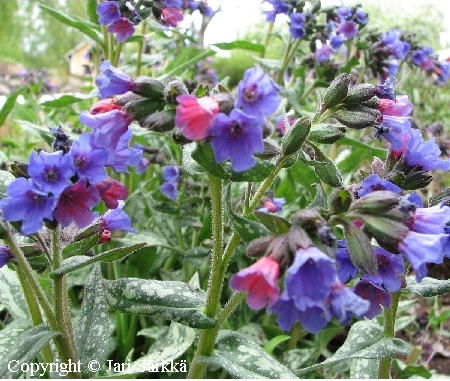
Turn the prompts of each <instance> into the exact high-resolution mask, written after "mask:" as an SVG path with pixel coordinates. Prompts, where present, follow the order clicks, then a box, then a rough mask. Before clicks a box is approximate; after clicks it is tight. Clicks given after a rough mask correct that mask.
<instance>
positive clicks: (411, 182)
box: [401, 171, 433, 190]
mask: <svg viewBox="0 0 450 381" xmlns="http://www.w3.org/2000/svg"><path fill="white" fill-rule="evenodd" d="M431 180H433V177H432V176H430V175H429V173H428V172H426V171H421V172H411V173H409V174H407V175H406V176H405V179H404V180H403V182H402V184H401V188H402V189H404V190H415V189H420V188H425V187H426V186H427V185H428V184H429V183H430V182H431Z"/></svg>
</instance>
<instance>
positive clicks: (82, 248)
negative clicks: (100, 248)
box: [62, 231, 102, 258]
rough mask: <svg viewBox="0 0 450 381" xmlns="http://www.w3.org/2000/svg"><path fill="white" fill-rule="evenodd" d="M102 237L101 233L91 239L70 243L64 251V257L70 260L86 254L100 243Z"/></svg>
mask: <svg viewBox="0 0 450 381" xmlns="http://www.w3.org/2000/svg"><path fill="white" fill-rule="evenodd" d="M101 235H102V231H99V232H97V233H96V234H94V235H93V236H91V237H88V238H85V239H82V240H80V241H75V242H71V243H69V244H68V245H67V246H66V247H65V248H64V249H63V251H62V254H63V257H64V258H68V257H74V256H77V255H84V254H86V253H87V252H88V250H89V249H90V248H91V247H93V246H94V245H96V244H97V243H98V240H99V239H100V237H101Z"/></svg>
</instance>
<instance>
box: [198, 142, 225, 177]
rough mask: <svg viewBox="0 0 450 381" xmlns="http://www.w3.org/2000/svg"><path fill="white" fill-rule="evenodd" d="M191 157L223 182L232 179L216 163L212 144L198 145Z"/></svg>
mask: <svg viewBox="0 0 450 381" xmlns="http://www.w3.org/2000/svg"><path fill="white" fill-rule="evenodd" d="M191 156H192V158H193V159H194V160H195V161H196V162H197V163H198V164H199V165H200V166H202V167H203V168H204V169H205V170H206V171H207V172H208V173H210V174H211V175H213V176H215V177H217V178H219V179H222V180H229V179H230V175H229V174H228V173H227V172H226V171H225V170H224V169H223V168H222V166H221V165H220V164H217V163H216V160H215V159H214V154H213V151H212V148H211V145H210V144H203V143H197V147H196V148H195V149H194V150H193V151H192V153H191Z"/></svg>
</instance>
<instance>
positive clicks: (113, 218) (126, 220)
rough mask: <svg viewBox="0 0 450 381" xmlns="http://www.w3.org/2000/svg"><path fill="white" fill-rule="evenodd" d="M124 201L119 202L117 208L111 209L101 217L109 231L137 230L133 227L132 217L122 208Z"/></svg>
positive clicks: (132, 231)
mask: <svg viewBox="0 0 450 381" xmlns="http://www.w3.org/2000/svg"><path fill="white" fill-rule="evenodd" d="M124 204H125V203H124V202H123V201H121V202H119V206H118V207H117V208H116V209H109V210H108V211H107V212H106V213H105V214H104V215H103V216H102V217H100V218H101V219H102V221H103V224H104V229H106V230H109V231H114V230H125V231H127V232H130V233H135V232H136V231H135V230H134V229H132V228H131V220H130V217H128V215H127V214H126V213H125V212H124V211H123V210H122V208H123V206H124Z"/></svg>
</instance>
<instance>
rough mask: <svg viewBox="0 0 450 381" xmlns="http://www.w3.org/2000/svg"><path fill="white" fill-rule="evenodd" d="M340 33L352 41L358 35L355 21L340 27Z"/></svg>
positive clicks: (348, 21)
mask: <svg viewBox="0 0 450 381" xmlns="http://www.w3.org/2000/svg"><path fill="white" fill-rule="evenodd" d="M338 30H339V33H340V34H342V35H343V36H344V37H345V38H347V39H350V38H353V37H355V36H356V35H357V34H358V27H357V25H356V23H355V22H354V21H353V20H347V21H344V22H342V23H341V24H340V25H339V28H338Z"/></svg>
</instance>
